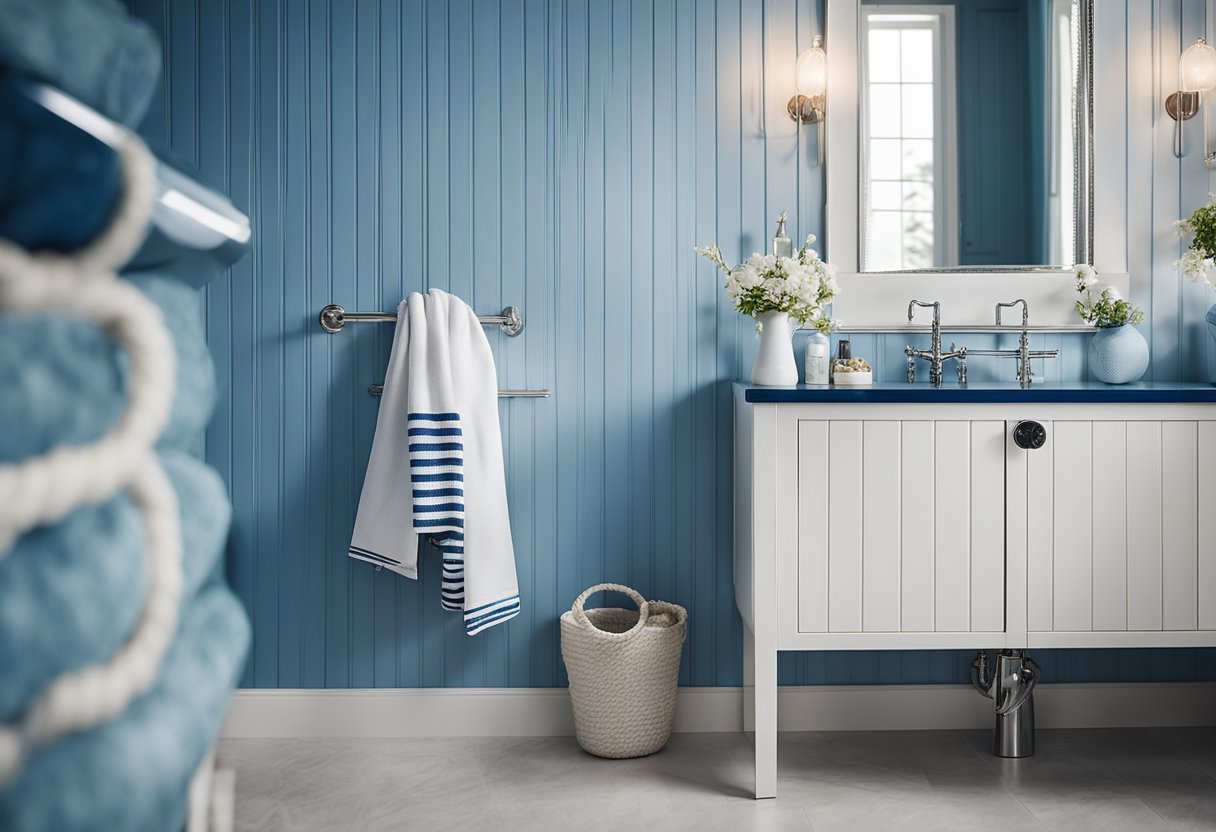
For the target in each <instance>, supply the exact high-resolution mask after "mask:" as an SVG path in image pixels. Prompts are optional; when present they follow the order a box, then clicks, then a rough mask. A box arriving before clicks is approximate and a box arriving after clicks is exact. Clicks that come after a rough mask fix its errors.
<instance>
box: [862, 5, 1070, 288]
mask: <svg viewBox="0 0 1216 832" xmlns="http://www.w3.org/2000/svg"><path fill="white" fill-rule="evenodd" d="M858 8H859V25H860V31H859V40H860V43H859V47H860V48H859V58H860V60H859V81H860V86H859V93H860V97H861V101H860V102H859V105H860V106H859V122H860V123H859V128H860V129H859V140H860V141H859V145H860V146H859V154H858V157H859V158H858V161H859V165H858V167H859V173H860V176H861V181H860V183H859V185H860V187H859V203H860V217H859V219H860V222H861V235H860V251H859V255H860V258H859V259H860V261H861V270H862V271H868V272H894V271H918V270H926V269H962V270H967V269H969V268H973V267H980V268H988V269H1000V268H1002V267H1014V268H1020V267H1026V266H1035V267H1044V266H1055V267H1064V268H1067V267H1071V265H1072V264H1073V262H1074V261H1075V258H1076V251H1077V241H1076V233H1075V232H1076V230H1077V205H1078V201H1077V188H1078V187H1079V186H1078V184H1077V182H1076V178H1077V177H1076V175H1075V173H1076V171H1077V170H1078V168H1077V160H1076V153H1077V142H1076V138H1075V136H1076V129H1077V128H1076V114H1075V113H1074V95H1075V69H1074V65H1075V62H1076V60H1077V46H1076V45H1077V42H1078V37H1079V35H1078V32H1077V31H1076V20H1077V14H1076V0H936V2H935V1H934V0H927V1H926V0H920V1H919V2H917V0H906V2H905V0H875V1H874V2H870V1H869V0H861V2H860V3H859V6H858Z"/></svg>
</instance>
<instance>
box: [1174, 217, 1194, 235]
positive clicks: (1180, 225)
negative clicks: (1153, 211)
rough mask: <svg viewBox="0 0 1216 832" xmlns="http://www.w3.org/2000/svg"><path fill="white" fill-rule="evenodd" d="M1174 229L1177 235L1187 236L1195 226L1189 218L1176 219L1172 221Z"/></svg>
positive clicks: (1192, 232)
mask: <svg viewBox="0 0 1216 832" xmlns="http://www.w3.org/2000/svg"><path fill="white" fill-rule="evenodd" d="M1174 231H1175V232H1177V234H1178V236H1179V237H1189V236H1190V235H1192V234H1194V233H1195V226H1193V225H1191V221H1190V220H1178V221H1176V222H1175V223H1174Z"/></svg>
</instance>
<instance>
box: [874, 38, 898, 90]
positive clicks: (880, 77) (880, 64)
mask: <svg viewBox="0 0 1216 832" xmlns="http://www.w3.org/2000/svg"><path fill="white" fill-rule="evenodd" d="M870 80H871V81H898V80H899V32H898V31H897V30H895V29H871V30H870Z"/></svg>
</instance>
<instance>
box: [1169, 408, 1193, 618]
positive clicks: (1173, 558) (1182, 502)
mask: <svg viewBox="0 0 1216 832" xmlns="http://www.w3.org/2000/svg"><path fill="white" fill-rule="evenodd" d="M1198 457H1199V434H1198V425H1197V424H1196V423H1195V422H1164V423H1163V424H1162V425H1161V553H1162V556H1161V608H1162V612H1161V627H1162V629H1164V630H1194V629H1195V628H1196V626H1197V621H1198V619H1197V614H1198V612H1197V611H1198V586H1199V563H1198V557H1197V556H1198V548H1199V540H1198V532H1199V503H1198V495H1199V471H1198Z"/></svg>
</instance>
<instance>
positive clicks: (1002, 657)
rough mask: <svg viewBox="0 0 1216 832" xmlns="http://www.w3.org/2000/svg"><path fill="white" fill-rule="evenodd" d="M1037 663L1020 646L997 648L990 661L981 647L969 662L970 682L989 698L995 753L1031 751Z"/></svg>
mask: <svg viewBox="0 0 1216 832" xmlns="http://www.w3.org/2000/svg"><path fill="white" fill-rule="evenodd" d="M1039 676H1040V674H1039V667H1038V665H1036V664H1035V663H1034V662H1033V661H1032V660H1031V659H1030V658H1029V657H1027V656H1026V654H1025V652H1024V651H1022V650H1001V651H1000V652H998V653H997V654H996V660H995V662H994V663H990V662H989V659H988V653H987V652H985V651H983V650H981V651H980V652H979V653H977V654H976V657H975V659H974V660H972V662H971V684H972V686H973V687H974V688H975V689H976V690H978V691H979V692H980V693H982V694H983V695H984V696H986V697H988V698H989V699H991V700H992V703H993V709H994V710H995V712H996V723H995V725H994V727H993V732H992V753H993V754H995V755H996V756H997V757H1031V756H1033V755H1034V689H1035V686H1036V685H1038V683H1039Z"/></svg>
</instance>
